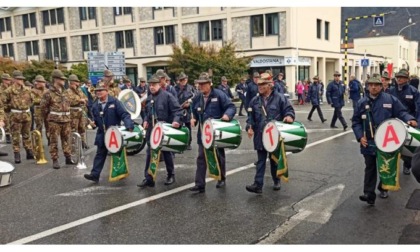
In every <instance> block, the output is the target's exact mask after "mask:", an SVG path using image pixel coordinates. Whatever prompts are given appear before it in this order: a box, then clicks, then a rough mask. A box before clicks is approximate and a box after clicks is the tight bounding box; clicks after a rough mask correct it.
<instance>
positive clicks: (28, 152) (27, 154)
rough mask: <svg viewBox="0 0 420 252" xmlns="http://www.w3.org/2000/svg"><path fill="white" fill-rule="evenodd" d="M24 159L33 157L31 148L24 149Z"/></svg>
mask: <svg viewBox="0 0 420 252" xmlns="http://www.w3.org/2000/svg"><path fill="white" fill-rule="evenodd" d="M26 159H27V160H30V159H34V154H33V153H32V150H26Z"/></svg>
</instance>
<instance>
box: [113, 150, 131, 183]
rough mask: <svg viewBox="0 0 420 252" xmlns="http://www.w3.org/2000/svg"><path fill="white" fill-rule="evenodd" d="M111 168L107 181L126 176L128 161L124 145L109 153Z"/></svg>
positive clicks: (127, 173)
mask: <svg viewBox="0 0 420 252" xmlns="http://www.w3.org/2000/svg"><path fill="white" fill-rule="evenodd" d="M110 168H111V170H110V172H109V179H108V180H109V181H110V182H113V181H118V180H121V179H123V178H126V177H128V175H129V172H128V162H127V154H126V152H125V147H124V148H123V149H122V150H121V151H119V152H117V153H112V154H111V166H110Z"/></svg>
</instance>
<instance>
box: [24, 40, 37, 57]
mask: <svg viewBox="0 0 420 252" xmlns="http://www.w3.org/2000/svg"><path fill="white" fill-rule="evenodd" d="M25 48H26V55H27V56H33V55H38V41H37V40H34V41H28V42H25Z"/></svg>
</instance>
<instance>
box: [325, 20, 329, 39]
mask: <svg viewBox="0 0 420 252" xmlns="http://www.w3.org/2000/svg"><path fill="white" fill-rule="evenodd" d="M324 33H325V34H324V35H325V40H330V22H327V21H325V30H324Z"/></svg>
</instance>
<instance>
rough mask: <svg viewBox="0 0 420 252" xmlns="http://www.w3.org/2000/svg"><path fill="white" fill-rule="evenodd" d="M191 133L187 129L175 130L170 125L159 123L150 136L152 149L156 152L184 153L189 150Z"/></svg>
mask: <svg viewBox="0 0 420 252" xmlns="http://www.w3.org/2000/svg"><path fill="white" fill-rule="evenodd" d="M189 136H190V131H189V130H188V128H187V127H184V126H182V127H181V128H174V127H172V124H170V123H164V122H158V123H156V125H155V127H153V129H152V132H151V134H150V147H151V148H152V149H154V150H156V149H158V148H161V150H162V151H171V152H175V153H182V152H184V151H185V150H186V149H187V146H188V139H189Z"/></svg>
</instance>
